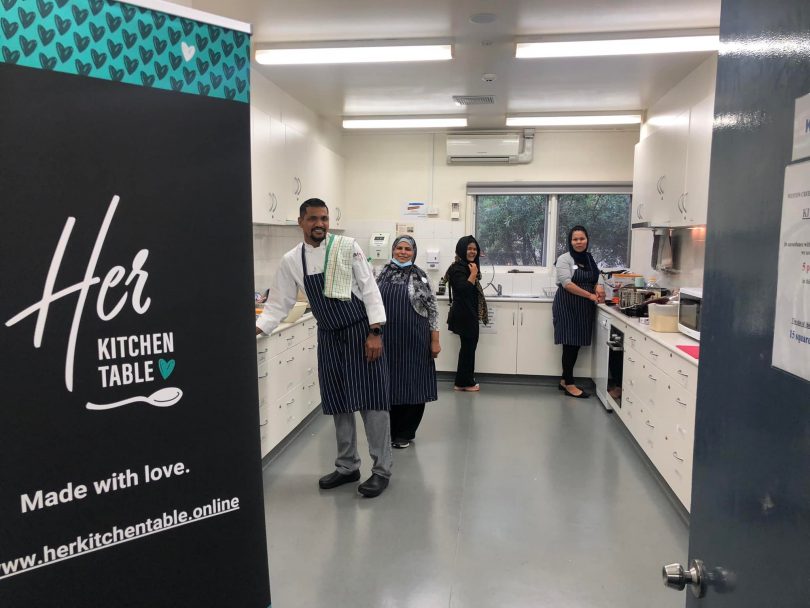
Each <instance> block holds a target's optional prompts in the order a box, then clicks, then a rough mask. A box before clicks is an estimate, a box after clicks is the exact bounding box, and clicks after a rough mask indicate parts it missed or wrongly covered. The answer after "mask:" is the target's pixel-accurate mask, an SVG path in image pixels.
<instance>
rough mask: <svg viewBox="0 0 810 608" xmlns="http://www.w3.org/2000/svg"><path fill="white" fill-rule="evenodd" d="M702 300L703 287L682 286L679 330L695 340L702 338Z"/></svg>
mask: <svg viewBox="0 0 810 608" xmlns="http://www.w3.org/2000/svg"><path fill="white" fill-rule="evenodd" d="M702 302H703V289H702V288H700V287H682V288H681V301H680V306H679V307H678V331H680V332H681V333H682V334H686V335H687V336H689V337H690V338H694V339H695V340H700V306H701V304H702Z"/></svg>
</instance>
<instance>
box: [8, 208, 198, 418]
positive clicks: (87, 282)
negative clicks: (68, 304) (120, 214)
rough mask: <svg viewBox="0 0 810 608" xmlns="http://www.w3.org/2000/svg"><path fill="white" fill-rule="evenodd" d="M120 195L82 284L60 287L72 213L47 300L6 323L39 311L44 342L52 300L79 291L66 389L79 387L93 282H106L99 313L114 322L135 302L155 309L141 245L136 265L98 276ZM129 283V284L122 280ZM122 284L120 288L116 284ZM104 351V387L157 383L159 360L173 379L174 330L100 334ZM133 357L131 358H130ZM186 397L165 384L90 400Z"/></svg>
mask: <svg viewBox="0 0 810 608" xmlns="http://www.w3.org/2000/svg"><path fill="white" fill-rule="evenodd" d="M119 200H120V197H118V196H114V197H113V198H112V201H110V206H109V207H108V209H107V214H106V215H105V216H104V221H103V222H102V224H101V228H100V230H99V232H98V235H97V236H96V242H95V245H94V246H93V251H92V253H91V254H90V259H89V260H88V263H87V267H86V269H85V273H84V278H83V279H82V280H81V281H79V282H78V283H74V284H73V285H70V286H68V287H65V288H63V289H60V290H59V291H56V292H55V291H54V289H55V285H56V279H57V276H58V275H59V268H60V266H61V265H62V258H63V257H64V255H65V250H66V249H67V245H68V241H69V240H70V235H71V232H73V226H74V225H75V224H76V218H75V217H68V219H67V221H66V222H65V227H64V228H63V229H62V235H61V236H60V237H59V242H58V243H57V245H56V251H54V254H53V258H51V265H50V268H49V269H48V275H47V276H46V278H45V286H44V288H43V290H42V299H41V300H39V302H36V303H34V304H32V305H31V306H29V307H28V308H26V309H24V310H22V311H21V312H19V313H18V314H16V315H15V316H13V317H11V318H10V319H9V320H8V321H6V327H13V326H14V325H16V324H17V323H19V322H20V321H22V320H23V319H26V318H28V317H29V316H31V315H33V314H35V313H36V325H35V327H34V348H40V347H41V346H42V337H43V334H44V332H45V326H46V324H47V321H48V311H49V309H50V306H51V304H52V303H54V302H56V301H57V300H61V299H62V298H65V297H67V296H70V295H73V294H77V300H76V308H75V310H74V313H73V322H72V323H71V326H70V335H69V337H68V344H67V351H66V355H65V388H67V390H68V391H69V392H73V367H74V359H75V353H76V342H77V339H78V336H79V329H80V326H81V321H82V314H83V313H84V308H85V305H86V303H87V298H88V295H89V293H90V289H91V287H93V286H94V285H98V284H99V283H100V284H101V285H100V287H99V289H98V295H97V296H96V314H97V315H98V318H99V319H101V320H102V321H110V320H112V319H114V318H115V317H116V316H118V314H119V313H120V312H121V311H122V310H123V309H124V308H125V307H126V306H127V304H128V303H129V305H130V306H131V307H132V309H133V310H134V311H135V312H136V313H137V314H139V315H143V314H145V313H146V311H148V310H149V306H150V305H151V303H152V299H151V298H149V297H148V296H147V297H144V288H145V286H146V282H147V280H148V279H149V273H148V272H147V271H146V270H144V266H145V264H146V260H147V258H148V257H149V250H148V249H141V250H140V251H138V253H136V254H135V256H134V257H133V258H132V263H131V264H130V269H129V270H127V269H126V268H124V267H123V266H113V267H112V268H110V269H109V271H107V274H106V275H105V276H104V279H103V280H102V279H101V277H99V276H97V275H96V266H97V265H98V259H99V257H100V255H101V250H102V248H103V247H104V241H105V240H106V238H107V232H108V231H109V229H110V225H111V224H112V220H113V216H114V215H115V211H116V209H117V208H118V202H119ZM122 282H123V285H122ZM116 288H117V289H116ZM121 289H123V290H124V291H123V293H122V294H121V295H120V296H119V297H118V300H117V301H115V302H114V303H109V302H108V301H107V300H108V297H110V298H112V293H111V292H112V291H113V290H117V291H119V292H120V291H121ZM96 342H97V353H98V363H99V365H98V374H99V376H98V379H99V384H100V386H101V388H113V387H119V386H127V385H130V384H143V383H147V382H154V381H155V378H156V375H155V373H156V369H155V364H156V363H157V373H159V374H160V376H161V378H162V379H163V380H167V379H168V378H169V377H170V376H171V375H172V372H174V368H175V360H174V359H173V358H171V355H172V354H173V353H174V333H173V332H171V331H169V332H159V333H151V334H137V335H131V336H115V337H104V338H98V339H97V341H96ZM142 357H159V358H158V359H157V361H155V359H146V360H135V359H136V358H142ZM127 359H129V360H127ZM182 396H183V391H182V390H181V389H179V388H177V387H164V388H160V389H158V390H156V391H154V392H153V393H152V394H151V395H148V396H133V397H129V398H127V399H123V400H120V401H115V402H112V403H90V402H88V403H87V404H86V406H85V407H86V408H87V409H88V410H109V409H114V408H117V407H121V406H123V405H128V404H130V403H147V404H150V405H154V406H158V407H168V406H171V405H174V404H175V403H177V402H178V401H180V399H181V398H182Z"/></svg>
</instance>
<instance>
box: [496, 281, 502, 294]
mask: <svg viewBox="0 0 810 608" xmlns="http://www.w3.org/2000/svg"><path fill="white" fill-rule="evenodd" d="M495 292H496V293H497V294H498V296H501V295H503V285H501V284H500V283H498V286H497V287H496V288H495Z"/></svg>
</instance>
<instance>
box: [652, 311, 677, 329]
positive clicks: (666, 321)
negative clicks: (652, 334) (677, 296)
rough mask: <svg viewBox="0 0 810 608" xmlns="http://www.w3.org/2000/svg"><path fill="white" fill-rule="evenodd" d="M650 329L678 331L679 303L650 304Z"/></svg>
mask: <svg viewBox="0 0 810 608" xmlns="http://www.w3.org/2000/svg"><path fill="white" fill-rule="evenodd" d="M648 308H649V312H650V329H651V330H653V331H658V332H663V333H677V331H678V305H677V304H650V305H649V306H648Z"/></svg>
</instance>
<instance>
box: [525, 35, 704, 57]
mask: <svg viewBox="0 0 810 608" xmlns="http://www.w3.org/2000/svg"><path fill="white" fill-rule="evenodd" d="M719 47H720V36H719V35H710V36H668V37H665V38H632V39H625V40H572V41H561V42H519V43H518V45H517V49H516V50H515V57H517V58H518V59H535V58H539V57H594V56H600V55H652V54H657V53H696V52H700V51H716V50H718V48H719Z"/></svg>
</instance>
